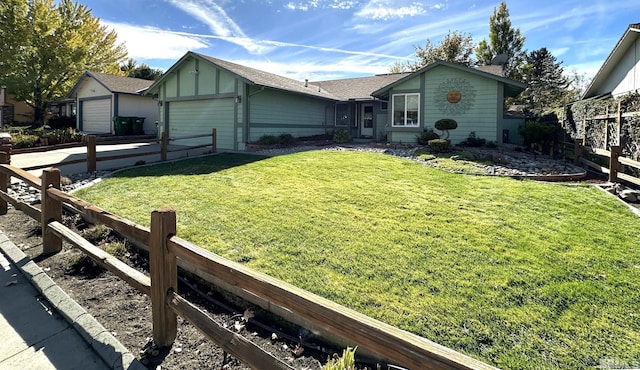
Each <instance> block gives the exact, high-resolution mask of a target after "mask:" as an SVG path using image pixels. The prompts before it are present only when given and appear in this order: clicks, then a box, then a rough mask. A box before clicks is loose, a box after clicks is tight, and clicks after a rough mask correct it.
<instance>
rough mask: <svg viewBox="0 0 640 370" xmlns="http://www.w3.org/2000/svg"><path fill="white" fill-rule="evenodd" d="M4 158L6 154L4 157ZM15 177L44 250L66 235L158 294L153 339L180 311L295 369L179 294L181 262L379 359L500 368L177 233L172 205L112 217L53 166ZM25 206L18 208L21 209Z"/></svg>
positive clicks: (257, 360) (1, 202)
mask: <svg viewBox="0 0 640 370" xmlns="http://www.w3.org/2000/svg"><path fill="white" fill-rule="evenodd" d="M1 159H2V158H0V160H1ZM9 177H17V178H21V179H22V180H23V181H26V182H27V183H29V184H30V185H31V186H34V187H35V188H37V189H39V190H40V194H41V209H40V210H38V209H33V210H31V208H28V207H27V208H24V209H27V211H25V213H26V214H27V215H29V216H30V217H32V218H34V219H36V220H38V221H40V222H41V225H42V230H43V253H55V252H56V251H58V250H59V248H60V247H61V245H60V244H59V243H60V242H61V240H62V239H64V240H66V241H67V242H69V243H70V244H72V245H73V246H75V247H76V248H79V249H80V250H82V251H83V252H84V253H85V254H87V255H88V256H89V257H90V258H92V259H93V260H94V261H96V262H97V263H98V264H100V265H101V266H103V267H105V268H106V269H108V270H109V271H111V272H113V273H114V274H116V275H117V276H118V277H120V278H121V279H123V280H124V281H126V282H127V283H128V284H130V285H131V286H133V287H134V288H136V289H137V290H139V291H140V292H142V293H144V294H147V295H149V296H150V297H151V302H152V321H153V325H152V330H153V340H154V342H155V343H156V344H158V345H161V346H167V345H171V344H172V343H173V341H174V340H175V337H176V333H177V315H180V316H181V317H183V318H185V319H186V320H188V321H190V322H191V323H192V324H194V326H196V327H197V328H198V329H199V330H200V331H202V332H203V333H204V334H205V335H206V336H207V337H209V338H210V339H211V340H213V341H214V342H215V343H216V344H217V345H219V346H220V347H221V348H222V349H223V350H225V351H227V352H228V353H231V354H233V355H234V356H235V357H236V358H237V359H238V360H240V361H242V362H243V363H245V364H246V365H248V366H250V367H252V368H255V369H261V368H270V369H290V367H289V366H288V365H287V364H285V363H283V362H282V361H280V360H278V359H276V358H275V357H273V356H272V355H271V354H269V353H267V352H265V351H264V350H262V349H261V348H259V347H258V346H256V345H254V344H253V343H251V342H250V341H248V340H246V339H245V338H243V337H241V336H240V335H238V334H237V333H233V332H231V331H229V330H228V329H225V328H224V327H222V326H221V325H220V324H218V323H216V322H215V321H214V320H213V319H211V318H210V317H209V316H208V315H207V314H206V313H205V312H203V311H202V310H199V309H198V308H197V307H195V306H194V305H193V304H191V303H190V302H188V301H187V300H186V299H184V298H183V297H182V296H180V295H179V294H178V289H177V274H178V262H179V261H181V262H182V263H183V264H186V265H188V266H190V271H200V272H202V273H203V274H205V275H212V276H214V277H216V278H217V279H219V280H221V281H224V282H225V283H226V284H227V285H229V286H235V287H237V288H238V289H240V290H244V291H247V292H248V293H249V294H251V295H255V296H256V297H258V298H259V299H261V300H265V301H267V302H269V306H271V305H273V306H277V307H280V308H283V309H285V310H288V311H290V312H291V314H292V315H293V316H297V317H299V318H300V321H303V322H309V323H312V324H314V325H315V326H316V327H319V328H322V329H323V330H324V331H326V332H329V333H334V334H335V335H337V336H338V337H342V338H345V339H346V340H348V341H349V342H350V343H352V345H356V344H357V345H359V346H360V347H361V348H363V349H368V350H369V352H373V353H375V354H376V355H377V356H378V357H379V358H381V359H384V360H386V361H389V362H391V363H394V364H397V365H400V366H403V367H406V368H409V369H495V368H493V367H491V366H489V365H487V364H485V363H483V362H481V361H478V360H475V359H473V358H471V357H468V356H466V355H463V354H461V353H458V352H456V351H454V350H452V349H450V348H447V347H444V346H441V345H438V344H436V343H434V342H431V341H429V340H427V339H425V338H422V337H419V336H417V335H414V334H412V333H409V332H406V331H403V330H401V329H398V328H396V327H393V326H391V325H388V324H385V323H382V322H380V321H378V320H375V319H373V318H370V317H368V316H366V315H363V314H361V313H359V312H356V311H354V310H351V309H348V308H346V307H343V306H341V305H339V304H337V303H335V302H332V301H330V300H327V299H325V298H322V297H320V296H317V295H315V294H313V293H310V292H307V291H305V290H303V289H300V288H297V287H295V286H292V285H290V284H288V283H285V282H283V281H280V280H278V279H275V278H273V277H271V276H268V275H266V274H263V273H260V272H257V271H254V270H251V269H249V268H248V267H246V266H244V265H241V264H239V263H236V262H233V261H230V260H227V259H225V258H223V257H221V256H218V255H216V254H214V253H212V252H209V251H207V250H204V249H202V248H200V247H198V246H196V245H194V244H192V243H189V242H187V241H185V240H183V239H180V238H179V237H177V236H176V235H175V234H176V214H175V211H173V210H171V209H161V210H157V211H154V212H152V213H151V228H150V229H148V228H145V227H142V226H139V225H137V224H135V223H133V222H131V221H129V220H126V219H124V218H122V217H120V216H117V215H114V214H111V213H109V212H107V211H105V210H103V209H101V208H99V207H97V206H95V205H93V204H91V203H88V202H86V201H84V200H82V199H79V198H76V197H74V196H72V195H69V194H67V193H64V192H62V191H61V190H60V189H59V184H60V172H59V171H58V170H57V169H49V170H45V171H44V172H43V179H42V180H40V179H38V178H34V177H33V176H32V175H30V174H29V173H27V172H25V171H24V170H20V169H17V168H14V167H11V166H9V165H6V164H3V165H0V184H6V183H7V181H3V180H8V178H9ZM7 202H9V203H11V204H12V205H16V204H17V205H19V206H20V207H22V205H21V203H20V202H18V201H17V200H15V199H13V198H11V197H10V196H9V195H8V193H7V187H6V186H4V187H0V214H4V213H6V212H7ZM63 204H67V205H68V206H69V207H71V208H73V209H76V210H77V211H78V212H79V213H80V214H81V215H82V216H83V217H85V218H87V219H88V220H89V221H91V222H94V223H101V224H104V225H106V226H108V227H110V228H112V229H114V230H116V231H117V232H119V233H120V234H122V235H123V236H125V237H126V238H127V239H129V240H130V241H131V242H132V243H133V244H135V245H138V246H140V245H142V246H145V247H146V249H147V250H148V251H149V275H150V276H149V277H147V276H146V275H145V274H143V273H141V272H139V271H137V270H135V269H132V268H130V267H129V266H127V265H126V264H124V263H123V262H121V261H119V260H117V259H116V258H115V257H113V256H112V255H110V254H109V253H107V252H105V251H103V250H101V249H100V248H98V247H96V246H94V245H92V244H91V243H89V242H88V241H87V240H85V239H84V238H82V237H81V236H80V235H77V234H75V233H73V232H72V231H71V230H70V229H68V228H67V227H65V226H64V225H63V224H62V223H61V222H60V220H61V213H62V205H63ZM16 208H17V207H16Z"/></svg>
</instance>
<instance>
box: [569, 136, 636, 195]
mask: <svg viewBox="0 0 640 370" xmlns="http://www.w3.org/2000/svg"><path fill="white" fill-rule="evenodd" d="M582 142H583V140H576V142H575V150H574V162H575V163H576V164H581V165H584V166H587V167H589V168H592V169H594V170H596V171H598V172H601V173H604V174H608V176H609V178H608V180H609V182H619V180H623V181H626V182H628V183H631V184H634V185H636V186H640V178H638V177H635V176H631V175H629V174H626V173H624V172H623V171H624V166H629V167H633V168H635V169H640V162H638V161H635V160H633V159H631V158H627V157H623V156H622V155H621V154H622V147H621V146H619V145H614V146H611V150H605V149H599V148H590V147H585V146H583V144H582ZM585 153H591V154H595V155H598V156H601V157H605V158H607V159H608V164H609V167H605V166H601V165H599V164H597V163H595V162H593V161H590V160H588V159H586V158H584V154H585Z"/></svg>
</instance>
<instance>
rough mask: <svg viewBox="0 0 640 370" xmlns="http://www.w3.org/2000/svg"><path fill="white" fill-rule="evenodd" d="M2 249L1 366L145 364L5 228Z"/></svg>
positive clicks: (138, 369)
mask: <svg viewBox="0 0 640 370" xmlns="http://www.w3.org/2000/svg"><path fill="white" fill-rule="evenodd" d="M0 252H1V253H0V369H3V370H4V369H7V370H10V369H43V370H48V369H65V370H67V369H78V370H80V369H96V370H103V369H128V370H142V369H146V367H144V365H142V364H141V363H140V362H139V361H138V360H137V359H136V358H135V357H134V356H133V355H132V354H131V353H130V352H129V351H128V350H127V349H126V348H125V347H124V346H123V345H122V344H120V342H118V341H117V340H116V339H115V337H114V336H113V335H112V334H111V333H109V332H108V331H107V330H106V329H105V328H104V327H103V326H102V325H100V324H99V323H98V322H97V321H96V320H95V319H94V318H93V317H92V316H91V315H90V314H89V313H87V312H86V311H85V310H84V309H83V308H82V307H80V306H79V305H78V304H77V303H76V302H75V301H73V300H72V299H71V298H70V297H69V296H68V295H67V294H66V293H64V292H63V291H62V290H61V289H60V288H59V287H58V286H57V285H56V284H55V283H54V282H53V281H52V280H51V279H50V278H49V276H47V275H46V273H45V272H44V271H42V270H41V269H40V268H39V267H38V266H37V265H36V264H35V263H34V262H33V261H31V260H30V259H29V258H28V257H27V256H26V255H25V254H24V253H23V252H22V251H21V250H20V249H18V248H17V247H16V246H15V245H14V244H13V243H12V242H11V241H10V240H9V239H8V238H7V236H6V235H5V234H4V233H2V232H1V231H0ZM32 284H33V285H32Z"/></svg>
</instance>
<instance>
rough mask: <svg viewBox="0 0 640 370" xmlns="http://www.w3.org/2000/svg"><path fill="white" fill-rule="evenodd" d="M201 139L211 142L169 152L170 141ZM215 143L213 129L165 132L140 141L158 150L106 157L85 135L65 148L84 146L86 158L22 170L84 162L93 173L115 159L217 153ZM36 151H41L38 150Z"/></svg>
mask: <svg viewBox="0 0 640 370" xmlns="http://www.w3.org/2000/svg"><path fill="white" fill-rule="evenodd" d="M203 137H211V142H210V143H207V144H199V145H190V146H184V147H179V148H174V149H172V150H169V143H170V142H172V141H178V140H187V139H195V138H203ZM216 141H217V133H216V129H215V128H214V129H212V130H211V133H210V134H199V135H191V136H184V137H173V138H170V137H169V135H168V134H167V133H166V132H164V133H162V136H161V138H160V139H153V140H142V141H140V142H141V143H158V142H159V143H160V149H159V150H152V151H147V152H140V153H132V154H116V155H108V156H107V155H105V156H98V152H97V138H96V136H95V135H87V136H86V137H85V143H84V144H75V145H70V146H67V147H79V146H85V147H86V148H87V157H86V158H82V159H70V160H66V161H62V162H57V163H49V164H41V165H37V166H31V167H25V168H23V169H24V170H25V171H31V170H38V169H42V168H47V167H51V166H56V167H61V166H67V165H72V164H78V163H84V162H86V163H87V172H95V171H96V168H97V162H103V161H112V160H116V159H126V158H134V157H144V156H150V155H160V161H162V162H164V161H166V160H167V154H168V153H174V152H180V151H185V150H193V149H198V148H206V147H211V152H212V153H216V152H217V144H216ZM117 144H122V142H108V143H102V144H101V145H117ZM38 151H41V150H38ZM21 152H22V153H24V152H26V151H21ZM14 154H15V152H14Z"/></svg>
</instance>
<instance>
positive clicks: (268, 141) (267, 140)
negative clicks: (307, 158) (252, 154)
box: [256, 134, 296, 146]
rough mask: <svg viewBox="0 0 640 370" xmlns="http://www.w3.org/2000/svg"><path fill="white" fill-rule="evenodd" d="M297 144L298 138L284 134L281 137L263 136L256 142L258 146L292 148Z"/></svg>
mask: <svg viewBox="0 0 640 370" xmlns="http://www.w3.org/2000/svg"><path fill="white" fill-rule="evenodd" d="M295 143H296V138H294V137H293V136H292V135H291V134H282V135H279V136H275V135H263V136H261V137H260V138H259V139H258V141H256V144H258V145H266V146H291V145H295Z"/></svg>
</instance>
